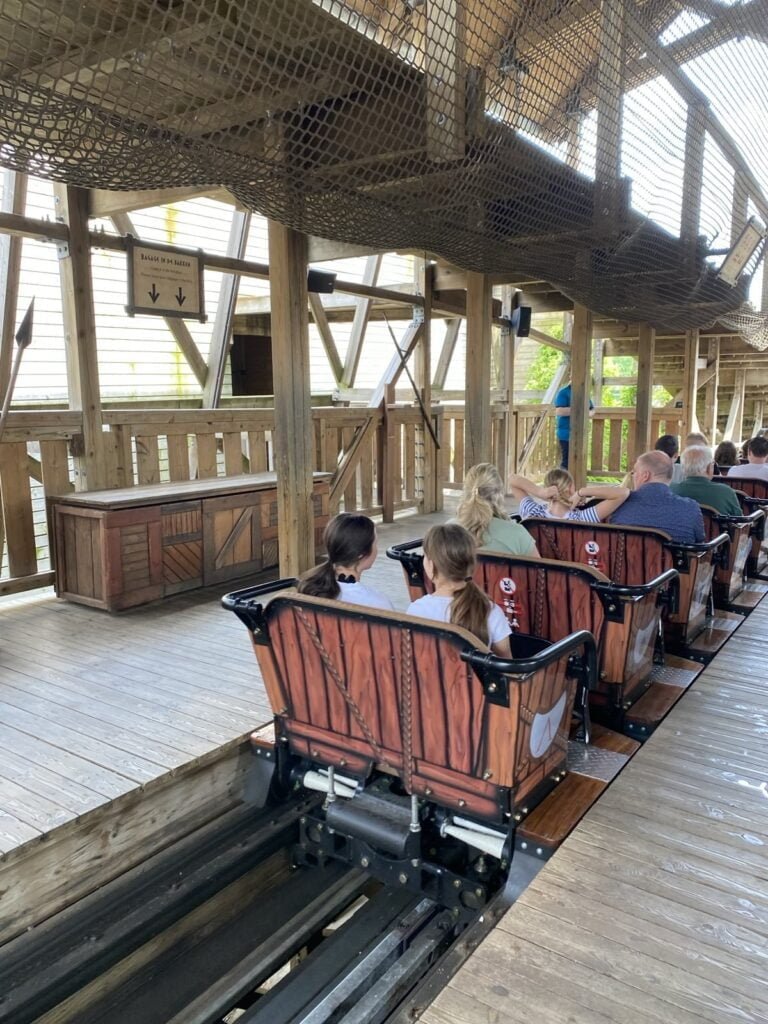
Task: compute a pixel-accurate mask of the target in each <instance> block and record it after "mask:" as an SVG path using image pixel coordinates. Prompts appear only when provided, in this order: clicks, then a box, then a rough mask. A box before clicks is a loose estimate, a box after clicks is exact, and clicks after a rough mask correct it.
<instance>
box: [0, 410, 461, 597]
mask: <svg viewBox="0 0 768 1024" xmlns="http://www.w3.org/2000/svg"><path fill="white" fill-rule="evenodd" d="M102 418H103V423H104V426H105V428H106V429H105V434H104V442H105V450H106V464H107V478H108V479H109V481H110V483H111V484H112V486H114V487H132V486H135V485H140V484H152V483H163V482H167V481H176V480H194V479H198V478H208V477H217V476H219V477H225V476H237V475H239V474H241V473H249V472H262V471H265V470H271V469H273V468H274V449H273V429H274V414H273V411H272V410H271V409H217V410H204V409H166V410H159V409H152V410H147V409H132V408H127V409H112V410H105V411H104V412H103V413H102ZM313 420H314V427H315V459H314V468H315V469H317V470H326V471H328V472H332V473H336V472H337V470H338V469H339V467H340V466H341V467H342V468H343V467H344V460H345V457H346V456H347V453H349V452H350V449H353V457H354V458H353V462H352V463H351V464H350V466H349V467H348V468H347V470H346V471H345V473H344V475H343V487H340V488H337V489H336V490H335V491H333V492H332V501H331V506H332V510H333V511H334V512H335V511H338V510H347V511H352V510H356V511H362V512H365V513H367V514H369V515H376V514H384V515H385V517H391V516H392V515H393V514H394V513H395V512H396V511H399V510H401V509H407V508H422V507H423V506H424V504H425V502H424V497H425V487H427V488H432V489H433V490H434V492H437V491H438V490H440V491H442V484H441V480H440V478H439V465H438V476H437V478H436V479H435V478H434V477H431V478H430V477H429V476H428V475H427V474H426V467H425V460H424V453H425V441H424V438H425V431H424V427H423V424H422V418H421V413H420V412H419V410H418V409H417V408H414V407H413V406H410V405H405V406H399V405H395V406H390V407H388V408H387V410H386V416H385V414H384V412H383V411H382V410H381V409H374V410H369V409H365V408H362V409H361V408H333V407H331V406H320V407H318V408H315V409H314V410H313ZM432 423H433V427H434V429H435V431H436V433H437V434H438V435H440V434H441V433H442V410H441V409H439V408H438V409H435V410H434V412H433V419H432ZM81 434H82V417H81V415H80V413H77V412H68V411H67V412H60V411H56V412H44V411H38V412H14V413H13V414H12V415H11V419H10V422H9V428H8V430H7V431H6V433H5V435H4V437H3V441H2V442H0V494H1V495H2V504H3V515H2V516H0V595H4V594H9V593H14V592H18V591H22V590H29V589H33V588H35V587H40V586H47V585H50V583H52V582H53V571H52V567H51V564H50V546H49V541H48V536H49V534H48V524H47V511H46V503H47V498H49V497H50V496H53V495H58V494H65V493H67V492H68V491H71V490H72V489H73V487H74V481H75V469H74V463H73V460H72V457H71V454H70V445H71V444H73V443H74V444H75V445H76V444H77V443H78V440H79V438H80V436H81ZM429 444H431V441H429ZM385 467H387V469H388V472H385ZM427 507H432V506H430V505H429V504H427ZM3 524H5V529H4V530H3ZM4 534H5V535H4Z"/></svg>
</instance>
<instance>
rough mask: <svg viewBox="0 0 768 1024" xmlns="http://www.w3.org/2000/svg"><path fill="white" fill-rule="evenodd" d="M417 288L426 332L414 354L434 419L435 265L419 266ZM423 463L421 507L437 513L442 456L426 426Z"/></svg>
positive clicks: (423, 428)
mask: <svg viewBox="0 0 768 1024" xmlns="http://www.w3.org/2000/svg"><path fill="white" fill-rule="evenodd" d="M416 277H417V281H416V285H417V289H418V290H419V291H420V292H421V294H422V295H423V296H424V329H423V330H422V332H421V339H420V341H419V343H418V345H417V346H416V351H415V353H414V374H413V377H414V380H415V382H416V387H417V388H418V389H419V391H420V393H421V401H422V405H423V407H424V408H425V409H426V410H427V415H428V416H429V417H430V421H431V417H432V293H433V291H434V288H433V283H434V266H433V265H432V264H428V263H426V262H425V261H424V260H417V263H416ZM417 436H420V437H421V442H422V451H423V452H424V460H423V467H424V468H423V477H424V492H423V496H422V499H421V502H420V504H419V511H421V512H436V511H438V510H439V509H442V507H443V501H442V498H443V483H442V480H441V479H440V464H441V462H440V457H439V455H440V453H439V452H438V450H437V448H435V444H434V441H433V440H432V437H431V435H430V433H429V431H428V430H427V428H426V426H421V427H419V429H418V431H417Z"/></svg>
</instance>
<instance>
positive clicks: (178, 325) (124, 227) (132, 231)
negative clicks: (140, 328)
mask: <svg viewBox="0 0 768 1024" xmlns="http://www.w3.org/2000/svg"><path fill="white" fill-rule="evenodd" d="M110 220H111V221H112V223H113V224H114V225H115V227H116V228H117V230H118V231H119V232H120V234H121V235H133V237H134V238H138V237H139V233H138V231H137V230H136V228H135V227H134V225H133V221H132V220H131V218H130V217H129V216H128V214H127V213H115V214H112V216H111V217H110ZM165 326H166V327H167V328H168V330H169V331H170V332H171V334H172V335H173V337H174V340H175V342H176V344H177V345H178V346H179V351H180V352H181V354H182V355H183V356H184V358H185V359H186V360H187V363H188V364H189V368H190V370H191V371H192V372H193V373H194V375H195V377H196V378H197V382H198V384H200V385H201V386H204V385H205V378H206V375H207V373H208V367H207V365H206V362H205V360H204V359H203V357H202V356H201V355H200V349H199V348H198V347H197V344H196V342H195V339H194V338H193V337H192V335H191V334H190V333H189V328H188V327H187V325H186V324H185V323H184V321H183V320H180V319H179V318H178V317H173V316H169V317H166V318H165Z"/></svg>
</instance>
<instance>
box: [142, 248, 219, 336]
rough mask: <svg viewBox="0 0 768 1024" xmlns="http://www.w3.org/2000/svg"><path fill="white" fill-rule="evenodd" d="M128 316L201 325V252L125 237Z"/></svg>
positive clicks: (203, 313) (203, 292)
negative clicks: (158, 318)
mask: <svg viewBox="0 0 768 1024" xmlns="http://www.w3.org/2000/svg"><path fill="white" fill-rule="evenodd" d="M126 241H127V249H126V252H127V258H128V303H127V305H126V307H125V309H126V312H127V313H128V316H136V314H137V313H140V314H144V315H149V316H162V317H170V316H174V317H182V318H184V319H186V320H199V321H200V322H201V323H205V320H206V316H205V291H204V289H203V259H202V252H189V251H188V250H186V249H175V248H173V247H171V246H167V245H156V244H154V243H153V242H138V241H137V240H136V239H135V238H133V237H132V236H131V235H128V236H127V237H126Z"/></svg>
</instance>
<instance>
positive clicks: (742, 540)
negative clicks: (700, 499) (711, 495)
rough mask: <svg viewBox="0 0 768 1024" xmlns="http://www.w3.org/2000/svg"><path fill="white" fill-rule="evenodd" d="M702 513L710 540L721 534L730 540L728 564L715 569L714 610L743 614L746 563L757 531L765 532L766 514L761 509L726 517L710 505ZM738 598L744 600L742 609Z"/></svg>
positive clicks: (752, 603)
mask: <svg viewBox="0 0 768 1024" xmlns="http://www.w3.org/2000/svg"><path fill="white" fill-rule="evenodd" d="M701 512H702V515H703V516H704V528H705V530H706V532H707V537H708V538H709V539H710V540H712V539H713V538H714V537H717V536H719V535H720V534H721V533H727V534H728V537H729V539H730V546H729V548H728V553H727V561H726V560H725V559H721V560H720V561H719V562H718V563H717V565H716V567H715V575H714V579H713V583H712V593H713V596H714V600H715V607H716V608H725V609H728V610H733V609H734V608H737V609H738V610H742V609H743V602H744V597H743V595H744V586H745V573H746V567H747V559H748V557H749V555H750V553H751V551H752V540H753V536H754V535H755V533H756V531H760V530H761V529H762V524H763V522H764V520H765V513H764V512H763V511H762V510H761V509H756V510H755V511H754V512H752V513H751V514H749V515H745V516H726V515H723V514H722V513H721V512H718V511H717V509H715V508H711V507H709V506H708V505H702V507H701ZM759 596H762V595H759ZM759 596H756V599H755V601H752V602H749V605H750V607H752V606H754V604H755V603H757V600H759ZM738 598H742V604H741V605H737V604H735V603H734V602H736V601H737V599H738Z"/></svg>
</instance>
